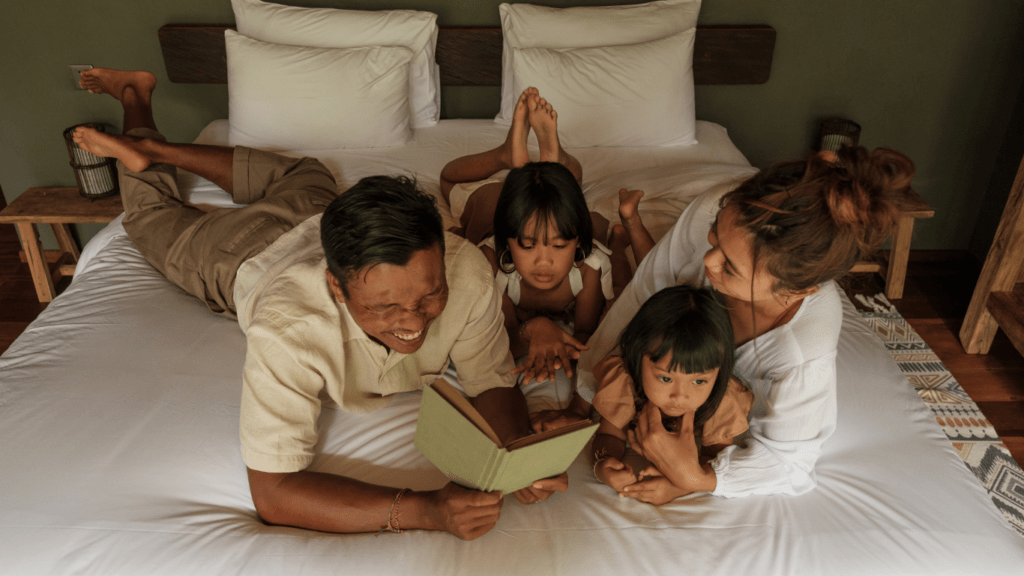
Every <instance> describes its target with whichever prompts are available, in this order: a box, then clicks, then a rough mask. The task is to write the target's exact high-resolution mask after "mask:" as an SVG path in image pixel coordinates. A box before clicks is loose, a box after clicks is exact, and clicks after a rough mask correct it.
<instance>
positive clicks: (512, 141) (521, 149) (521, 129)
mask: <svg viewBox="0 0 1024 576" xmlns="http://www.w3.org/2000/svg"><path fill="white" fill-rule="evenodd" d="M536 95H537V89H536V88H533V87H532V86H531V87H530V88H527V89H526V90H523V93H522V94H520V95H519V101H517V102H516V107H515V109H514V110H513V111H512V126H510V127H509V129H508V136H507V137H506V138H505V145H504V147H505V150H504V151H503V153H504V154H505V155H506V156H507V157H506V161H507V162H508V165H509V168H520V167H522V166H523V165H524V164H526V163H527V162H529V161H530V156H529V153H528V152H527V149H526V139H527V137H528V136H529V135H530V124H529V120H528V115H529V110H528V108H527V101H528V100H529V99H530V98H531V97H534V96H536Z"/></svg>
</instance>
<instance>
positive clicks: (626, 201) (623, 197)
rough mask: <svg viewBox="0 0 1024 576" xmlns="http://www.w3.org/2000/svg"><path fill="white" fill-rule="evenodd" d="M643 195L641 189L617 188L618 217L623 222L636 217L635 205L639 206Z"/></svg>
mask: <svg viewBox="0 0 1024 576" xmlns="http://www.w3.org/2000/svg"><path fill="white" fill-rule="evenodd" d="M643 197H644V191H643V190H627V189H625V188H623V189H621V190H619V218H620V219H621V220H622V223H623V224H626V223H627V222H630V221H631V220H633V218H635V217H636V215H637V212H636V209H637V206H639V204H640V199H641V198H643Z"/></svg>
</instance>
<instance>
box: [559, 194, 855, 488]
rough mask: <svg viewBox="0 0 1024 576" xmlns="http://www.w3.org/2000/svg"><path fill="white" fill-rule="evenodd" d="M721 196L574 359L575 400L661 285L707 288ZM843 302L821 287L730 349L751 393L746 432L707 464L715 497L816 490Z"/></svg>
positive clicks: (674, 240)
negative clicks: (776, 322) (783, 319)
mask: <svg viewBox="0 0 1024 576" xmlns="http://www.w3.org/2000/svg"><path fill="white" fill-rule="evenodd" d="M720 198H721V194H712V195H706V196H702V197H700V198H698V199H696V200H694V202H693V203H691V204H690V206H688V207H687V209H686V210H685V211H684V212H683V214H682V215H681V216H680V217H679V220H678V221H677V222H676V224H675V225H674V226H673V227H672V229H671V230H670V231H669V233H668V234H666V235H665V236H664V237H663V238H661V240H659V241H658V243H657V244H656V245H655V247H654V249H653V250H652V251H651V252H650V254H648V255H647V257H646V258H644V260H643V262H641V263H640V265H639V266H638V267H637V271H636V275H635V276H634V277H633V281H632V282H631V283H630V284H629V285H628V286H627V287H626V289H625V290H624V291H623V293H622V294H621V295H620V296H619V299H618V300H617V301H616V302H615V304H614V305H613V306H612V308H611V310H609V311H608V314H607V315H606V316H605V318H604V320H603V321H602V322H601V325H600V326H598V329H597V331H596V332H595V333H594V335H593V336H592V337H591V338H590V341H589V342H588V344H589V346H590V349H589V350H586V351H584V352H583V353H582V354H581V355H580V360H579V365H578V371H579V379H578V382H577V391H578V392H579V394H580V395H581V396H582V397H583V398H584V399H585V400H587V401H588V402H590V401H592V400H593V397H594V394H595V391H596V388H597V383H596V381H595V379H594V376H593V373H592V371H593V367H594V366H595V365H596V364H597V363H598V362H600V361H601V359H602V358H604V357H605V356H606V355H607V354H608V352H610V351H611V350H612V349H613V348H614V347H615V346H616V345H617V344H618V339H619V336H620V335H621V333H622V330H623V329H624V328H625V327H626V324H627V323H629V321H630V319H632V318H633V316H634V315H635V314H636V312H637V310H639V308H640V305H641V304H643V303H644V302H645V301H646V300H647V299H648V298H650V297H651V296H652V295H653V294H654V293H655V292H657V291H658V290H661V289H663V288H667V287H669V286H676V285H679V284H693V285H697V286H709V285H710V284H709V283H708V281H707V278H706V277H705V276H704V261H703V259H704V254H705V253H706V252H707V251H708V250H710V249H711V245H710V244H709V243H708V239H707V237H708V230H709V229H710V227H711V224H712V223H713V222H714V220H715V217H716V216H717V214H718V202H719V200H720ZM841 326H842V303H841V300H840V296H839V288H838V286H837V285H836V283H835V282H833V281H829V282H825V283H823V284H821V285H820V286H819V290H818V291H817V292H816V293H815V294H813V295H811V296H808V297H807V298H805V299H804V300H803V302H802V304H801V306H800V308H799V310H797V312H796V315H795V316H794V317H793V319H792V320H790V321H789V322H787V323H786V324H784V325H782V326H779V327H777V328H775V329H773V330H771V331H769V332H767V333H766V334H762V335H761V336H759V337H757V338H755V339H754V340H751V341H750V342H747V343H745V344H743V345H742V346H740V347H739V348H737V350H736V367H735V373H736V375H737V376H739V377H740V378H741V379H742V380H743V381H744V382H746V383H747V384H748V385H749V386H750V387H751V390H752V392H753V393H754V406H753V409H752V410H751V411H750V429H749V430H748V431H747V432H746V433H745V434H743V435H741V436H739V437H738V438H737V439H736V443H735V444H734V445H733V446H729V447H728V448H726V449H725V450H723V451H722V452H721V453H720V454H719V455H718V457H717V458H715V459H714V460H713V461H712V463H711V465H712V467H713V468H714V470H715V474H716V476H717V478H718V485H717V487H716V488H715V491H714V492H713V494H715V495H716V496H727V497H736V496H746V495H749V494H803V493H805V492H808V491H810V490H811V489H813V488H814V486H815V484H816V480H815V476H814V465H815V463H816V462H817V460H818V455H819V454H821V445H822V443H823V442H825V440H827V439H828V437H829V436H831V435H832V432H833V431H834V430H835V426H836V346H837V344H838V341H839V329H840V328H841Z"/></svg>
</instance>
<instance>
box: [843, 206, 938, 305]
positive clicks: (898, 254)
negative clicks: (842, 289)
mask: <svg viewBox="0 0 1024 576" xmlns="http://www.w3.org/2000/svg"><path fill="white" fill-rule="evenodd" d="M896 206H897V207H898V208H899V210H900V221H899V224H897V226H896V233H895V234H893V237H892V247H891V248H890V249H889V258H888V262H886V263H881V262H871V261H861V262H858V263H857V264H856V265H854V267H853V270H851V272H878V273H879V274H881V275H882V276H884V277H885V297H886V298H889V299H899V298H902V297H903V285H904V284H905V283H906V281H907V261H908V260H909V259H910V239H911V237H912V236H913V235H914V220H915V219H917V218H931V217H932V216H935V210H934V209H933V208H932V207H931V206H929V205H928V203H927V202H925V201H924V199H923V198H921V197H920V196H918V194H917V192H914V191H913V190H908V191H907V193H906V194H904V195H903V196H901V197H900V198H898V199H897V200H896Z"/></svg>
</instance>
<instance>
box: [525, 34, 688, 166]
mask: <svg viewBox="0 0 1024 576" xmlns="http://www.w3.org/2000/svg"><path fill="white" fill-rule="evenodd" d="M695 32H696V31H695V30H694V29H690V30H687V31H685V32H680V33H679V34H676V35H674V36H669V37H667V38H662V39H661V40H654V41H652V42H645V43H642V44H631V45H626V46H606V47H600V48H580V49H577V50H552V49H548V48H522V49H517V48H513V49H512V68H513V70H514V72H515V74H514V76H515V85H514V87H515V91H516V92H519V93H521V92H522V91H523V90H524V89H526V88H527V87H528V86H535V87H536V88H537V90H539V91H540V94H541V96H543V97H544V98H545V99H546V100H547V101H548V102H550V103H551V105H552V106H553V107H554V109H555V111H557V112H558V134H559V140H560V141H561V143H562V145H563V146H565V147H566V148H581V147H590V146H689V145H691V144H695V143H696V139H695V138H694V136H695V134H696V120H695V118H694V100H693V68H692V67H691V66H690V60H691V59H692V55H693V38H694V34H695Z"/></svg>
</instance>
